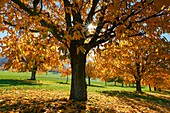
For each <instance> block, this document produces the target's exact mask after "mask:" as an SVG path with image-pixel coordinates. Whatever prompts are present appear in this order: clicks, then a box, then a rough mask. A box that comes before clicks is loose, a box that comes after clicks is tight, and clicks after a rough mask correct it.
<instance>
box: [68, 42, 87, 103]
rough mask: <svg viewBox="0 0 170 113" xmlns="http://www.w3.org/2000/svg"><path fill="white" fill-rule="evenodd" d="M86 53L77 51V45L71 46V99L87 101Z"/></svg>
mask: <svg viewBox="0 0 170 113" xmlns="http://www.w3.org/2000/svg"><path fill="white" fill-rule="evenodd" d="M86 55H87V54H84V53H82V52H81V51H80V52H79V53H77V49H76V47H75V46H74V45H73V46H72V47H70V57H71V68H72V78H71V91H70V100H75V101H87V85H86V75H85V64H86Z"/></svg>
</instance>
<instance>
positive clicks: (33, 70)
mask: <svg viewBox="0 0 170 113" xmlns="http://www.w3.org/2000/svg"><path fill="white" fill-rule="evenodd" d="M36 72H37V68H33V69H32V71H31V79H30V80H36Z"/></svg>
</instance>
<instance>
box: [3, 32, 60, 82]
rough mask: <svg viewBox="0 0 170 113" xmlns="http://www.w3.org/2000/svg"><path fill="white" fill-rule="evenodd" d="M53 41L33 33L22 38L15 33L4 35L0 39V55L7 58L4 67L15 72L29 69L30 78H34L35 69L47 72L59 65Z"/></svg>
mask: <svg viewBox="0 0 170 113" xmlns="http://www.w3.org/2000/svg"><path fill="white" fill-rule="evenodd" d="M11 37H12V38H11ZM54 41H55V39H50V40H49V39H48V38H46V39H43V38H42V37H36V36H34V35H33V34H32V35H30V36H25V37H22V38H18V37H17V36H16V35H15V34H12V35H11V36H9V37H4V38H3V39H1V43H2V44H3V45H2V46H1V48H2V51H3V52H2V53H1V55H3V56H6V58H7V59H8V62H7V63H6V64H5V68H6V69H10V70H11V71H15V72H29V71H30V72H31V78H30V80H36V72H37V71H38V72H44V71H45V72H48V71H49V70H51V69H54V68H55V67H56V66H58V67H59V66H60V65H61V62H60V59H59V57H60V55H59V52H57V46H55V45H53V43H54ZM60 67H61V66H60Z"/></svg>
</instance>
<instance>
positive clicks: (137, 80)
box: [136, 79, 142, 92]
mask: <svg viewBox="0 0 170 113" xmlns="http://www.w3.org/2000/svg"><path fill="white" fill-rule="evenodd" d="M140 81H141V80H140V79H136V91H137V92H142V89H141V83H140Z"/></svg>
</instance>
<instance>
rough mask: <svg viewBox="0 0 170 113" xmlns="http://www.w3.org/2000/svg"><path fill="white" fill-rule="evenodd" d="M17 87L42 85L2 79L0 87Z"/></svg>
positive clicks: (26, 81)
mask: <svg viewBox="0 0 170 113" xmlns="http://www.w3.org/2000/svg"><path fill="white" fill-rule="evenodd" d="M17 85H42V84H40V83H37V81H33V80H14V79H1V80H0V87H4V86H17Z"/></svg>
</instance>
